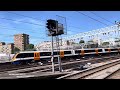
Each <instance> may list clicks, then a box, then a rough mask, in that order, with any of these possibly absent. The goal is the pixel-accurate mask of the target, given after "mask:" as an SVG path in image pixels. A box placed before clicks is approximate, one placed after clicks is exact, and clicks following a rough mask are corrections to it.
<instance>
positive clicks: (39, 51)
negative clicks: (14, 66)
mask: <svg viewBox="0 0 120 90" xmlns="http://www.w3.org/2000/svg"><path fill="white" fill-rule="evenodd" d="M54 51H59V50H54ZM63 51H71V50H63ZM34 52H51V51H21V52H19V53H34Z"/></svg>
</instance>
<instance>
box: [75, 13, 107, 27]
mask: <svg viewBox="0 0 120 90" xmlns="http://www.w3.org/2000/svg"><path fill="white" fill-rule="evenodd" d="M76 12H78V11H76ZM78 13H80V14H82V15H84V16H87V17H89V18H91V19H93V20H95V21H97V22H99V23H102V24H104V25H105V26H109V25H108V24H105V23H103V22H101V21H99V20H97V19H94V18H92V17H90V16H88V15H86V14H84V13H82V12H78Z"/></svg>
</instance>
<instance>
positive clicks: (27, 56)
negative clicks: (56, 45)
mask: <svg viewBox="0 0 120 90" xmlns="http://www.w3.org/2000/svg"><path fill="white" fill-rule="evenodd" d="M111 53H114V54H119V53H120V48H89V49H73V50H55V51H54V52H53V56H54V60H57V58H58V57H60V58H61V60H64V59H66V58H67V59H70V58H73V57H75V58H81V57H84V56H88V57H90V56H96V55H97V56H98V55H99V56H100V55H105V54H111ZM51 57H52V55H51V51H24V52H19V53H16V54H15V55H14V56H13V58H12V60H11V62H12V64H27V63H35V62H41V63H46V62H51Z"/></svg>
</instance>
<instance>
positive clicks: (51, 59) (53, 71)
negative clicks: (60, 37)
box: [51, 36, 55, 73]
mask: <svg viewBox="0 0 120 90" xmlns="http://www.w3.org/2000/svg"><path fill="white" fill-rule="evenodd" d="M51 45H52V52H51V56H52V58H51V62H52V72H53V73H54V72H55V71H54V61H53V60H54V54H53V52H54V49H53V36H52V42H51Z"/></svg>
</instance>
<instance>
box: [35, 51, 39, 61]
mask: <svg viewBox="0 0 120 90" xmlns="http://www.w3.org/2000/svg"><path fill="white" fill-rule="evenodd" d="M34 60H40V52H34Z"/></svg>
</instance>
